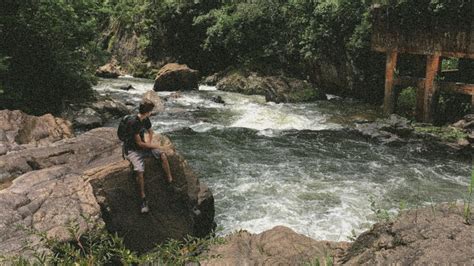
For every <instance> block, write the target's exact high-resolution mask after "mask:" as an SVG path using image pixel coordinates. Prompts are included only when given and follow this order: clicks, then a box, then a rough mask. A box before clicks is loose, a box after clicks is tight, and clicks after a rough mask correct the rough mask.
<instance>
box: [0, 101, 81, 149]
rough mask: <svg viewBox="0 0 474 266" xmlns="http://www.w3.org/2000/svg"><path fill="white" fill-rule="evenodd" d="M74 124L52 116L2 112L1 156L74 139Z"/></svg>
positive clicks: (0, 113)
mask: <svg viewBox="0 0 474 266" xmlns="http://www.w3.org/2000/svg"><path fill="white" fill-rule="evenodd" d="M73 136H74V134H73V129H72V124H71V123H70V122H69V121H67V120H64V119H62V118H57V117H54V116H52V115H51V114H45V115H43V116H39V117H37V116H32V115H27V114H26V113H23V112H22V111H19V110H16V111H10V110H2V111H0V155H3V154H6V153H7V152H8V151H13V150H19V149H22V148H21V147H18V146H21V145H28V146H32V147H37V146H44V145H49V144H50V143H53V142H56V141H59V140H61V139H64V138H70V137H73Z"/></svg>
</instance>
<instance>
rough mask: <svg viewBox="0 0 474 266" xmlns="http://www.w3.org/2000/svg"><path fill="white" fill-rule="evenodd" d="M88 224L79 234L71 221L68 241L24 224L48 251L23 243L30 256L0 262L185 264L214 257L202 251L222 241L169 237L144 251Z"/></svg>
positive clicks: (30, 263)
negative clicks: (132, 247)
mask: <svg viewBox="0 0 474 266" xmlns="http://www.w3.org/2000/svg"><path fill="white" fill-rule="evenodd" d="M90 224H91V223H90ZM91 225H92V224H91ZM89 228H91V229H90V230H89V231H88V232H87V233H85V234H81V233H79V225H78V223H76V222H72V223H70V224H69V226H68V230H69V234H70V236H71V239H73V240H72V241H70V242H60V241H58V240H56V239H53V238H50V237H48V236H47V235H46V233H44V232H38V231H35V230H33V229H26V228H24V230H26V231H27V232H28V233H29V234H31V235H35V236H37V237H38V238H39V239H40V243H41V244H42V245H43V246H44V247H46V248H47V249H48V250H49V251H50V252H49V251H48V252H46V251H37V248H36V247H33V246H30V245H26V246H25V248H24V250H23V252H22V253H23V254H25V253H27V252H29V253H30V254H32V255H31V256H29V257H25V256H8V257H7V256H0V265H5V264H6V265H91V266H92V265H110V264H112V265H117V264H118V265H120V264H121V265H143V264H145V265H151V264H153V265H155V264H156V265H184V264H186V263H190V262H199V260H203V259H207V258H213V257H207V256H205V255H203V254H204V251H206V250H207V249H208V248H209V246H210V245H214V244H222V243H223V241H224V239H223V238H221V237H214V236H208V237H206V238H197V237H192V236H188V237H186V238H185V239H183V240H181V241H180V240H173V239H171V240H168V241H167V242H166V243H164V244H162V245H157V246H156V247H155V248H154V249H153V250H151V251H150V252H148V253H146V254H137V253H136V252H134V251H131V250H130V249H128V248H127V247H126V246H125V245H124V241H123V238H121V237H119V236H117V235H116V234H112V233H110V232H108V231H107V230H106V229H105V228H104V227H98V226H95V227H94V226H90V227H89Z"/></svg>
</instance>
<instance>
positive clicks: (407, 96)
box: [396, 87, 417, 120]
mask: <svg viewBox="0 0 474 266" xmlns="http://www.w3.org/2000/svg"><path fill="white" fill-rule="evenodd" d="M416 92H417V89H416V88H414V87H408V88H405V89H403V90H402V91H401V92H400V94H399V95H398V98H397V108H396V113H397V114H399V115H401V116H403V117H406V118H408V119H411V120H413V119H415V109H416Z"/></svg>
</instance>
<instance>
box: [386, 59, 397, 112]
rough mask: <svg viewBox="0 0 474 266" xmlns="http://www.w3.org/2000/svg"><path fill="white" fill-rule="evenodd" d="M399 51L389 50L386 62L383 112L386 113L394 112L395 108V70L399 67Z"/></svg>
mask: <svg viewBox="0 0 474 266" xmlns="http://www.w3.org/2000/svg"><path fill="white" fill-rule="evenodd" d="M397 56H398V53H397V51H388V52H387V61H386V63H385V96H384V101H383V112H384V114H385V115H390V114H392V113H393V112H394V111H395V110H394V109H395V94H394V88H393V87H394V86H393V85H394V80H393V78H394V72H395V68H396V67H397Z"/></svg>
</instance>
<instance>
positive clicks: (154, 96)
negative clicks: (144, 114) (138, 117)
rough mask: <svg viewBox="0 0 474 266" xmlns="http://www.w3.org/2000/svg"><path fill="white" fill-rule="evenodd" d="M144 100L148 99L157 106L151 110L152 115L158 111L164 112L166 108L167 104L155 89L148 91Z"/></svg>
mask: <svg viewBox="0 0 474 266" xmlns="http://www.w3.org/2000/svg"><path fill="white" fill-rule="evenodd" d="M143 100H148V101H151V102H152V103H154V104H155V108H153V111H152V112H151V113H152V115H156V114H157V113H159V112H163V111H164V110H165V104H164V102H163V100H162V99H161V97H160V96H159V95H158V93H156V92H155V91H152V90H150V91H147V92H146V93H145V94H144V95H143Z"/></svg>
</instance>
